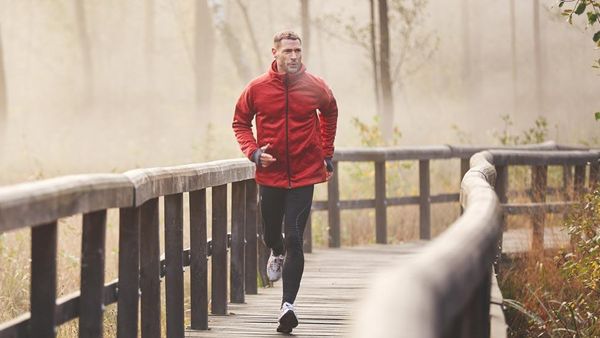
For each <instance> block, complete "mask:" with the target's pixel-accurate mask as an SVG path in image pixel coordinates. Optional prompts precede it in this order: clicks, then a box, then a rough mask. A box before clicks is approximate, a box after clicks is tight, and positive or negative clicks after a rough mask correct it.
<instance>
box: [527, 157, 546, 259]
mask: <svg viewBox="0 0 600 338" xmlns="http://www.w3.org/2000/svg"><path fill="white" fill-rule="evenodd" d="M531 174H532V178H531V182H532V185H533V186H532V194H531V198H532V202H534V203H538V204H541V205H544V203H545V202H546V189H547V185H548V166H546V165H538V166H533V167H532V169H531ZM545 220H546V210H545V209H543V208H540V209H536V210H535V211H534V212H533V213H532V215H531V221H532V225H533V238H532V243H531V247H532V249H533V250H534V251H536V250H543V249H544V223H545Z"/></svg>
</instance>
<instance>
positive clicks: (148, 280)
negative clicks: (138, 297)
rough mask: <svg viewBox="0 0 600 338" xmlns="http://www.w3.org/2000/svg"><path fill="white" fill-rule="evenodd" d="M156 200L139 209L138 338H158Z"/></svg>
mask: <svg viewBox="0 0 600 338" xmlns="http://www.w3.org/2000/svg"><path fill="white" fill-rule="evenodd" d="M158 232H159V230H158V198H153V199H150V200H148V201H147V202H146V203H144V204H142V206H141V214H140V289H141V292H142V301H141V319H142V325H141V330H142V338H159V337H160V332H161V331H160V327H161V324H160V246H159V235H158Z"/></svg>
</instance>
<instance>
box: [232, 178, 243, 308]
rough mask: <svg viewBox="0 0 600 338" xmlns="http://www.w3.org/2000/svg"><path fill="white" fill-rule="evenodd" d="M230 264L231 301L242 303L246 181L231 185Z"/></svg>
mask: <svg viewBox="0 0 600 338" xmlns="http://www.w3.org/2000/svg"><path fill="white" fill-rule="evenodd" d="M231 198H232V200H231V259H230V261H231V264H230V269H231V270H230V274H229V277H230V285H231V289H230V295H229V297H230V299H231V302H232V303H244V279H245V273H244V251H245V245H244V236H245V231H246V229H245V226H244V225H245V224H244V223H245V222H246V182H244V181H240V182H235V183H232V185H231Z"/></svg>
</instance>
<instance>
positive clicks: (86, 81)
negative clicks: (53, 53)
mask: <svg viewBox="0 0 600 338" xmlns="http://www.w3.org/2000/svg"><path fill="white" fill-rule="evenodd" d="M73 4H74V6H75V20H76V25H77V34H78V38H79V46H80V48H81V56H82V58H83V86H84V93H83V101H84V104H85V105H92V102H93V95H94V77H93V64H92V52H91V46H90V38H89V35H88V31H87V20H86V16H85V8H84V2H83V1H80V0H73Z"/></svg>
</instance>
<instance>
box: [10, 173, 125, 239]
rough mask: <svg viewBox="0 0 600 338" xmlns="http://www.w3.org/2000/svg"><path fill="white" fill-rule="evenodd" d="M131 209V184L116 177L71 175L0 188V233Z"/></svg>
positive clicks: (113, 175) (106, 175) (120, 177)
mask: <svg viewBox="0 0 600 338" xmlns="http://www.w3.org/2000/svg"><path fill="white" fill-rule="evenodd" d="M132 205H133V184H131V182H130V181H129V180H128V179H127V177H125V176H123V175H119V174H93V175H91V174H90V175H72V176H63V177H58V178H51V179H47V180H43V181H36V182H29V183H21V184H16V185H13V186H7V187H0V232H6V231H9V230H14V229H18V228H23V227H29V226H31V225H32V224H45V223H51V222H53V221H54V220H57V219H59V218H62V217H68V216H72V215H77V214H82V213H87V212H92V211H97V210H103V209H108V208H120V207H129V206H132Z"/></svg>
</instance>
